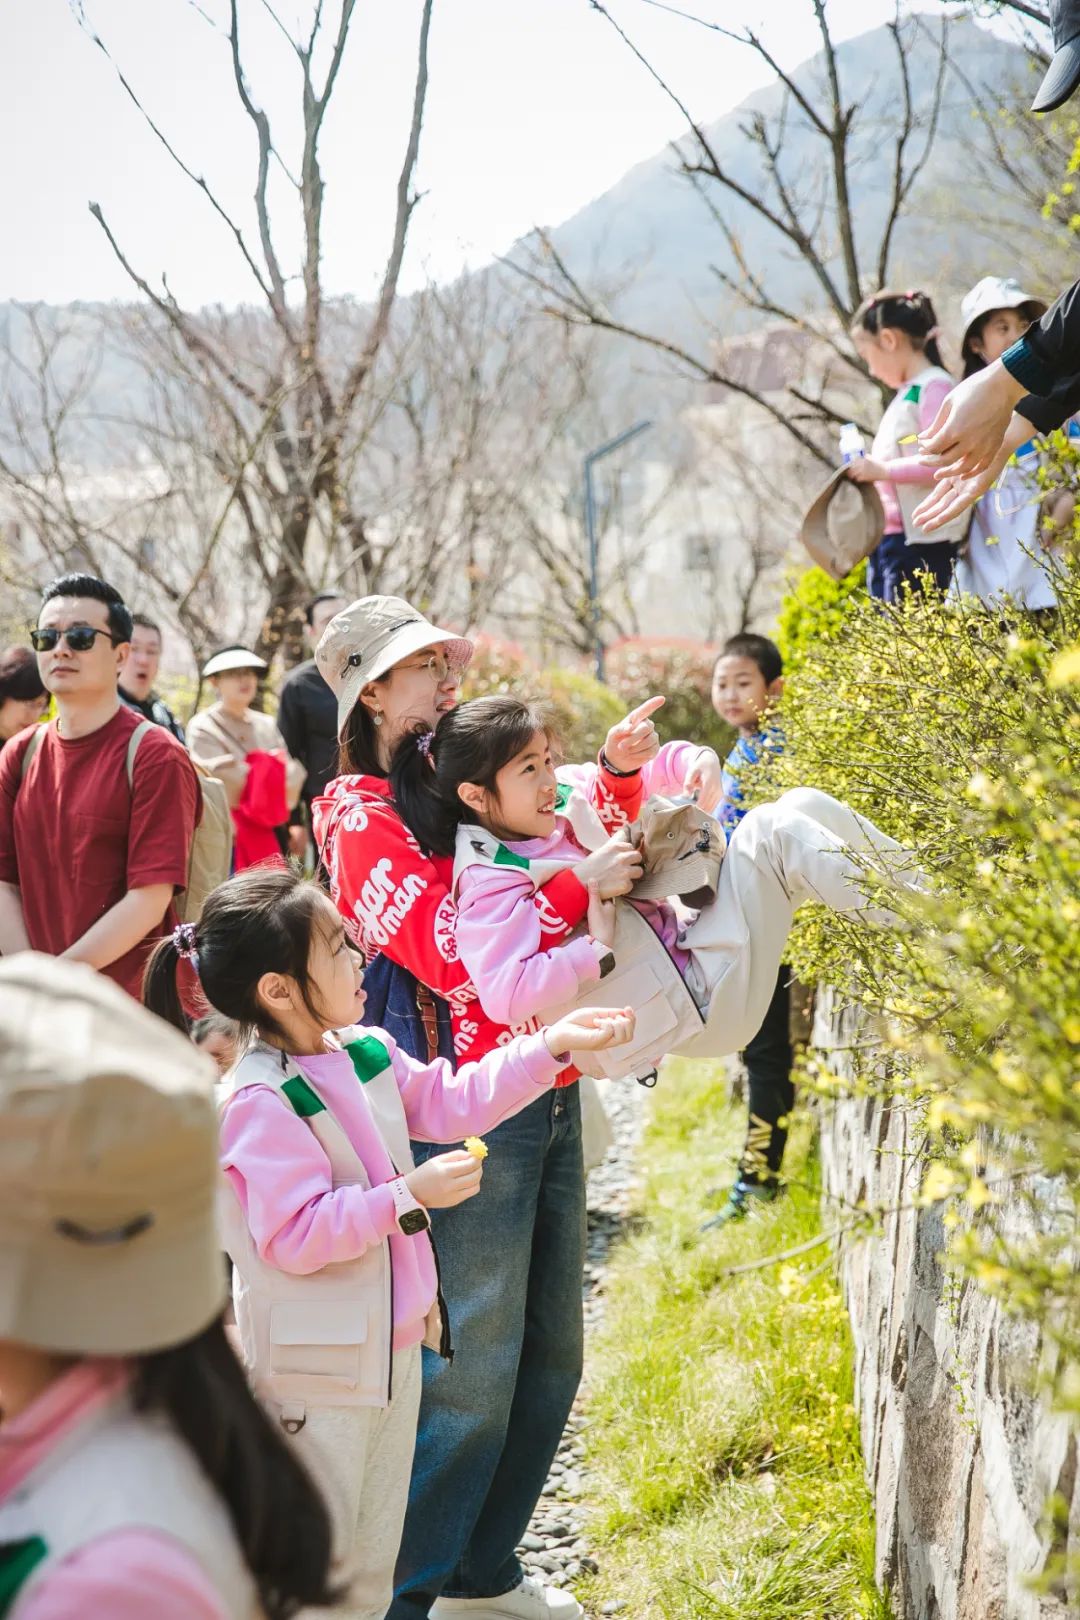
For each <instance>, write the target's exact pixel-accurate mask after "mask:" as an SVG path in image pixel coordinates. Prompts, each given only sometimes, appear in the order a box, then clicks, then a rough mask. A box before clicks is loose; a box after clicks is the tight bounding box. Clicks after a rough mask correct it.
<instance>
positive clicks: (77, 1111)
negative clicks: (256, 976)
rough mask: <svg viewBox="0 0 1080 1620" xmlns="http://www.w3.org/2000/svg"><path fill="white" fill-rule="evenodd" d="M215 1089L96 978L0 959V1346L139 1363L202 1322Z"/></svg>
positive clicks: (208, 1306)
mask: <svg viewBox="0 0 1080 1620" xmlns="http://www.w3.org/2000/svg"><path fill="white" fill-rule="evenodd" d="M216 1078H217V1071H216V1069H215V1066H214V1065H213V1064H212V1063H211V1062H210V1060H209V1058H207V1057H205V1056H204V1055H203V1054H202V1053H201V1052H199V1051H197V1050H196V1048H195V1047H193V1046H192V1044H191V1042H190V1041H187V1040H185V1039H184V1037H183V1036H182V1035H180V1034H179V1033H178V1032H177V1031H176V1030H175V1029H171V1028H170V1027H169V1026H168V1025H167V1024H164V1023H162V1021H161V1020H160V1019H158V1018H155V1017H154V1015H153V1014H152V1013H149V1012H147V1011H146V1009H145V1008H143V1007H140V1006H139V1003H138V1002H137V1001H135V1000H134V999H133V998H132V997H131V996H129V995H127V994H126V993H125V992H124V991H123V990H121V989H120V988H119V987H118V986H117V985H115V984H113V983H112V981H111V980H109V979H106V978H104V977H103V976H102V975H101V974H100V973H95V972H94V971H93V969H92V968H88V967H85V966H83V965H82V964H79V963H74V962H59V961H57V960H56V959H55V958H54V957H51V956H39V955H37V954H35V953H33V952H30V951H26V952H21V953H20V954H19V955H17V956H11V957H5V958H4V959H3V961H0V1339H13V1340H15V1341H16V1342H18V1343H20V1344H28V1345H33V1346H34V1347H35V1348H37V1349H40V1350H54V1351H58V1352H60V1353H62V1354H66V1355H105V1356H126V1355H145V1354H147V1353H149V1352H150V1351H153V1350H163V1349H166V1348H168V1347H169V1346H170V1345H174V1344H180V1343H182V1342H183V1341H184V1340H186V1339H190V1338H193V1337H194V1336H195V1334H197V1333H201V1332H202V1331H203V1329H204V1328H206V1327H208V1326H209V1325H210V1323H211V1322H212V1321H213V1320H214V1318H215V1316H217V1314H218V1312H219V1311H221V1310H222V1308H223V1307H224V1304H225V1279H224V1272H223V1270H222V1265H221V1253H220V1240H219V1238H218V1232H217V1221H216V1200H217V1193H218V1188H219V1176H220V1172H219V1169H218V1154H217V1114H216V1111H215V1108H214V1082H215V1080H216Z"/></svg>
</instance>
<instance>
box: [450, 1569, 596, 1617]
mask: <svg viewBox="0 0 1080 1620" xmlns="http://www.w3.org/2000/svg"><path fill="white" fill-rule="evenodd" d="M429 1614H430V1620H451V1616H452V1615H455V1614H459V1615H461V1616H462V1617H463V1620H465V1617H468V1616H471V1620H585V1610H584V1609H583V1608H582V1607H581V1604H580V1603H579V1602H578V1600H577V1598H576V1597H574V1596H573V1595H572V1594H571V1593H570V1592H564V1591H562V1590H561V1589H560V1588H559V1587H557V1586H541V1584H540V1582H539V1581H536V1580H533V1578H532V1576H531V1575H526V1577H525V1579H524V1580H523V1581H522V1583H521V1585H520V1586H515V1587H513V1588H512V1589H511V1590H510V1591H509V1592H503V1593H502V1594H501V1595H500V1596H499V1597H489V1598H450V1597H441V1598H436V1599H435V1602H434V1603H433V1604H432V1606H431V1609H430V1611H429Z"/></svg>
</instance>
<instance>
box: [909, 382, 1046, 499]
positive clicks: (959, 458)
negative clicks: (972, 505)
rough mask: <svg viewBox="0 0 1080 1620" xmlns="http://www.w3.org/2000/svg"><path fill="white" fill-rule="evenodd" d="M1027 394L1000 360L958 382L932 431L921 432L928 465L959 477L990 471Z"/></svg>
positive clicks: (924, 456)
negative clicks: (1016, 407) (1014, 412)
mask: <svg viewBox="0 0 1080 1620" xmlns="http://www.w3.org/2000/svg"><path fill="white" fill-rule="evenodd" d="M1025 393H1026V389H1025V388H1024V386H1023V384H1022V383H1018V382H1017V381H1016V379H1015V377H1012V376H1010V374H1009V373H1008V372H1007V371H1006V370H1005V367H1004V366H1003V365H1002V363H1001V361H1000V360H995V361H994V363H993V365H990V366H986V367H985V369H984V370H982V371H977V372H976V373H975V375H974V376H973V377H966V378H965V379H964V381H963V382H960V383H957V385H956V387H955V388H954V389H953V391H952V393H951V394H949V395H948V396H947V398H946V399H944V400H943V401H942V405H941V409H940V410H939V411H938V413H937V416H936V417H935V418H934V420H933V422H932V423H931V425H930V427H929V428H928V430H927V431H926V432H925V433H920V434H919V446H920V449H921V451H922V459H923V462H924V463H925V464H926V465H927V466H931V467H932V466H938V467H941V468H942V469H943V476H944V475H948V476H951V477H955V478H973V477H974V476H975V475H976V474H977V473H980V472H985V470H986V469H987V467H989V466H990V465H991V463H992V462H993V461H994V458H995V457H996V456H997V455H998V453H999V451H1000V450H1001V445H1002V440H1003V439H1004V437H1005V433H1006V430H1007V428H1008V426H1009V417H1010V416H1011V415H1012V408H1013V406H1014V405H1015V404H1016V402H1017V401H1018V400H1020V399H1022V398H1023V397H1024V394H1025Z"/></svg>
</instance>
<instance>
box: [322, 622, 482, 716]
mask: <svg viewBox="0 0 1080 1620" xmlns="http://www.w3.org/2000/svg"><path fill="white" fill-rule="evenodd" d="M433 646H443V647H445V649H446V656H447V658H448V659H449V661H450V662H451V663H452V664H460V665H461V666H462V667H463V668H464V666H465V665H466V664H467V663H468V662H469V659H470V658H471V657H472V655H473V644H472V642H471V641H467V640H466V639H465V637H464V636H456V635H455V634H454V632H453V631H452V630H440V629H439V628H438V626H437V625H434V624H432V623H431V622H430V620H428V619H425V617H424V615H423V614H422V613H421V612H419V610H418V609H417V608H414V607H413V606H412V605H411V603H409V602H406V601H404V600H403V598H402V597H400V596H362V597H361V598H360V600H359V601H358V602H350V604H349V606H348V607H347V608H345V610H344V611H343V612H342V613H339V614H338V615H337V616H336V618H333V619H331V620H330V623H329V624H328V625H327V627H326V629H325V630H324V631H323V633H322V637H321V639H320V641H319V645H318V646H317V647H316V649H315V662H316V664H318V666H319V669H320V671H321V673H322V676H323V679H324V680H325V682H326V684H327V686H329V688H330V690H331V691H332V692H333V693H334V696H335V697H336V698H337V700H338V732H339V733H340V732H342V731H344V729H345V725H346V722H347V721H348V718H349V716H350V714H352V712H353V709H354V708H355V707H356V700H357V698H358V697H359V696H360V693H361V692H362V691H363V689H364V687H365V686H367V684H368V682H369V681H375V680H378V678H379V676H380V675H386V674H387V673H388V672H389V671H390V670H392V669H393V667H394V665H395V664H400V663H401V660H402V659H403V658H408V656H409V654H410V653H415V652H419V651H420V650H421V648H423V647H433Z"/></svg>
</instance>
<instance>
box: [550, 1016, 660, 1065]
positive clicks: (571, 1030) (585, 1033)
mask: <svg viewBox="0 0 1080 1620" xmlns="http://www.w3.org/2000/svg"><path fill="white" fill-rule="evenodd" d="M636 1021H637V1020H636V1018H635V1015H634V1009H633V1007H580V1008H578V1010H577V1011H576V1012H572V1013H568V1014H567V1016H566V1017H565V1018H558V1019H556V1021H555V1023H554V1024H549V1025H548V1027H547V1029H545V1031H544V1040H545V1041H546V1042H547V1049H548V1051H549V1052H550V1053H551V1055H552V1057H558V1056H559V1054H560V1053H561V1052H606V1051H607V1049H608V1047H610V1046H625V1045H626V1044H627V1042H628V1041H630V1040H632V1039H633V1036H634V1026H635V1024H636Z"/></svg>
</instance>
